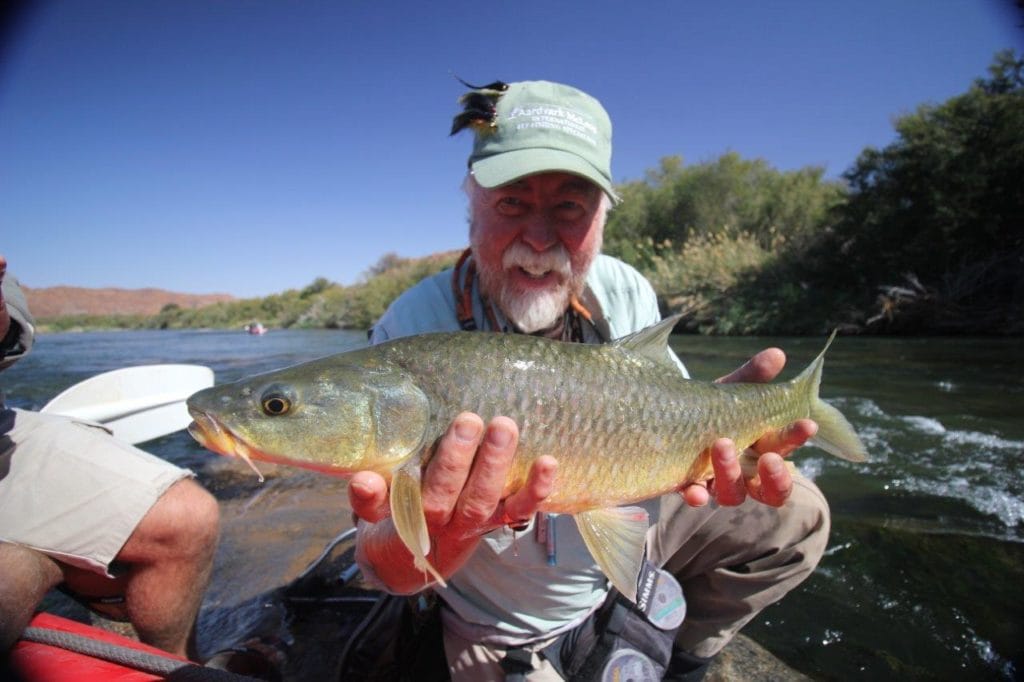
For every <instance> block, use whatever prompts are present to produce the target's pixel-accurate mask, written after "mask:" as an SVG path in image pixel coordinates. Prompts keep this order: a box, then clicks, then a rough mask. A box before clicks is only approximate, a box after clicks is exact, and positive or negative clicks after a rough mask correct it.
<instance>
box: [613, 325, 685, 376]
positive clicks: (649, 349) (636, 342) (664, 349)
mask: <svg viewBox="0 0 1024 682" xmlns="http://www.w3.org/2000/svg"><path fill="white" fill-rule="evenodd" d="M682 318H683V316H682V315H670V316H669V317H666V318H665V319H664V320H662V321H661V322H658V323H656V324H652V325H651V326H650V327H645V328H644V329H641V330H640V331H638V332H635V333H633V334H629V335H628V336H623V337H622V338H621V339H616V340H615V341H613V342H612V345H613V346H617V347H619V348H623V349H625V350H629V351H632V352H634V353H636V354H637V355H642V356H644V357H645V358H647V359H648V360H653V361H654V362H656V363H658V364H659V365H662V366H664V367H671V368H672V369H673V371H675V372H678V371H679V367H678V366H677V365H676V364H675V362H674V361H673V360H672V357H671V356H670V354H669V349H668V337H669V335H670V334H671V333H672V330H673V329H674V328H675V326H676V324H678V322H679V320H681V319H682Z"/></svg>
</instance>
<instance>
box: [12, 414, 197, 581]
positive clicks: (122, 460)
mask: <svg viewBox="0 0 1024 682" xmlns="http://www.w3.org/2000/svg"><path fill="white" fill-rule="evenodd" d="M14 412H15V421H14V428H13V429H12V430H11V431H9V432H8V433H7V434H5V435H3V436H0V541H3V542H11V543H16V544H19V545H24V546H26V547H31V548H33V549H36V550H39V551H41V552H43V553H45V554H47V555H49V556H52V557H53V558H54V559H57V560H58V561H61V562H64V563H66V564H70V565H73V566H78V567H80V568H85V569H88V570H91V571H95V572H97V573H104V574H107V575H109V572H108V568H109V566H110V562H111V561H113V559H114V557H115V556H116V555H117V553H118V552H120V551H121V547H123V546H124V543H125V542H127V540H128V537H129V536H130V535H131V534H132V531H134V530H135V527H136V526H137V525H138V524H139V522H140V521H141V520H142V517H143V516H145V515H146V513H147V512H148V511H149V510H150V508H151V507H152V506H153V504H154V503H155V502H156V501H157V499H158V498H159V497H160V496H161V495H162V494H163V493H164V492H165V491H166V490H167V489H168V488H169V487H171V485H172V484H174V483H176V482H177V481H180V480H181V479H183V478H186V477H189V476H192V475H193V474H192V472H190V471H188V470H187V469H181V468H179V467H177V466H174V465H173V464H170V463H169V462H166V461H165V460H163V459H160V458H159V457H156V456H154V455H151V454H149V453H147V452H143V451H142V450H140V449H138V448H136V447H133V446H132V445H129V444H128V443H125V442H123V441H119V440H117V439H115V438H114V437H113V436H111V435H110V432H109V431H107V430H106V429H104V428H103V427H102V426H99V425H98V424H91V423H89V422H82V421H79V420H72V419H69V418H66V417H58V416H55V415H45V414H39V413H36V412H26V411H25V410H14Z"/></svg>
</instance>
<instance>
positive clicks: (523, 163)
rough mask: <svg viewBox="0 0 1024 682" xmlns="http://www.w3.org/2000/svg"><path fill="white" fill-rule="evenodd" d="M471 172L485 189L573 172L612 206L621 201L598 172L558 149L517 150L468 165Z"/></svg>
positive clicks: (586, 163) (573, 155)
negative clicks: (528, 177)
mask: <svg viewBox="0 0 1024 682" xmlns="http://www.w3.org/2000/svg"><path fill="white" fill-rule="evenodd" d="M470 169H472V171H473V177H474V178H475V179H476V181H477V182H478V183H480V186H481V187H487V188H493V187H500V186H501V185H507V184H508V183H510V182H514V181H516V180H518V179H519V178H524V177H526V176H527V175H535V174H537V173H553V172H558V171H562V172H565V173H572V174H573V175H579V176H581V177H583V178H586V179H587V180H589V181H591V182H592V183H594V184H595V185H597V186H598V187H600V188H601V190H602V191H603V192H604V193H605V194H607V195H608V198H609V199H611V200H612V202H613V203H616V204H617V203H619V202H620V201H621V199H619V195H617V194H616V193H615V190H613V189H612V185H611V182H610V181H609V180H608V178H606V177H604V175H602V174H601V172H600V171H598V170H597V169H596V168H594V167H593V166H592V165H590V164H589V163H588V162H586V161H584V160H583V159H581V158H580V157H578V156H576V155H575V154H572V153H569V152H564V151H562V150H560V149H518V150H515V151H508V152H503V153H501V154H495V155H494V156H488V157H487V158H484V159H480V160H478V161H473V162H471V163H470Z"/></svg>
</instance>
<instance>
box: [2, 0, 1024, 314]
mask: <svg viewBox="0 0 1024 682" xmlns="http://www.w3.org/2000/svg"><path fill="white" fill-rule="evenodd" d="M1022 20H1024V14H1022V13H1021V11H1020V10H1019V9H1016V8H1015V7H1014V3H1013V0H863V1H862V2H856V3H850V2H830V1H827V0H826V1H822V0H806V1H797V0H791V1H772V0H765V1H758V2H755V1H753V0H750V1H745V2H740V1H738V0H717V1H715V2H698V1H696V0H674V1H650V2H647V1H644V0H634V1H632V2H627V1H626V0H617V1H612V0H594V1H592V2H586V3H583V2H552V1H551V0H545V1H539V2H535V1H533V0H520V1H518V2H480V1H479V0H475V1H474V2H460V1H451V2H447V1H446V2H422V1H419V2H413V1H406V2H386V1H384V0H380V1H372V0H358V1H357V0H349V1H343V0H337V1H336V2H326V1H324V2H314V1H306V0H287V1H286V0H173V1H171V0H167V1H165V2H156V1H151V0H56V1H50V2H42V3H38V4H37V6H36V7H35V8H33V9H32V10H30V11H28V12H26V13H25V14H24V15H23V16H22V18H21V20H20V21H19V22H18V23H16V24H13V25H12V26H11V27H10V29H9V34H8V39H7V41H6V46H5V47H4V49H3V51H2V52H0V253H3V254H5V255H6V256H7V259H8V261H9V269H10V271H11V272H13V273H15V274H17V275H18V277H19V278H20V279H21V280H22V282H23V283H24V284H26V285H28V286H32V287H46V286H55V285H61V284H66V285H73V286H85V287H106V286H112V287H123V288H141V287H150V286H152V287H159V288H163V289H170V290H174V291H184V292H194V293H213V292H225V293H231V294H234V295H236V296H242V297H247V296H263V295H267V294H271V293H276V292H280V291H284V290H285V289H289V288H301V287H303V286H305V285H306V284H308V283H310V282H311V281H312V280H313V279H314V278H316V277H320V276H322V277H327V278H329V279H331V280H334V281H337V282H340V283H343V284H349V283H352V282H355V281H357V279H358V278H359V276H360V275H361V273H363V272H364V271H365V270H366V269H367V268H369V267H370V266H371V265H373V264H374V263H375V262H376V261H377V260H378V259H379V258H380V256H382V255H383V254H385V253H387V252H396V253H398V254H400V255H403V256H422V255H426V254H429V253H433V252H436V251H441V250H447V249H454V248H460V247H462V246H463V245H464V244H465V241H466V224H465V208H464V201H463V197H462V194H461V192H460V190H459V185H460V182H461V180H462V176H463V174H464V172H465V158H466V155H467V153H468V149H469V145H470V139H469V137H468V134H463V135H462V136H456V137H454V138H449V137H448V134H447V133H448V127H449V125H450V121H451V117H452V116H453V115H454V114H455V113H456V111H457V104H456V100H457V98H458V96H459V95H460V94H461V93H462V92H463V91H464V88H463V87H462V86H461V85H459V84H458V83H457V82H456V81H455V80H454V79H453V77H452V73H455V74H458V75H459V76H461V77H462V78H464V79H466V80H467V81H470V82H476V83H488V82H490V81H493V80H496V79H502V80H505V81H515V80H527V79H547V80H556V81H562V82H566V83H570V84H573V85H576V86H578V87H580V88H582V89H584V90H586V91H588V92H590V93H591V94H593V95H595V96H596V97H598V98H599V99H600V100H601V101H602V102H603V103H604V104H605V107H606V108H607V109H608V111H609V113H610V114H611V116H612V120H613V121H614V124H615V133H614V135H615V152H614V157H613V174H614V176H615V179H616V181H618V182H622V181H628V180H636V179H640V178H642V177H643V175H644V172H645V171H646V170H647V169H651V168H654V167H656V166H657V165H658V162H659V159H661V158H662V157H664V156H670V155H679V156H682V157H683V159H684V161H685V162H686V163H699V162H701V161H707V160H711V159H714V158H716V157H718V156H719V155H720V154H722V153H724V152H726V151H735V152H737V153H739V154H740V155H741V156H743V157H745V158H763V159H765V160H766V161H767V162H768V163H770V164H771V165H772V166H774V167H776V168H778V169H782V170H792V169H798V168H802V167H804V166H811V165H814V166H824V167H825V169H826V173H827V175H828V176H829V177H838V176H839V174H841V173H842V172H843V171H844V170H846V169H847V168H849V167H850V165H851V164H852V163H853V162H854V160H855V159H856V157H857V154H858V153H859V152H860V151H861V150H862V149H863V148H864V147H866V146H869V145H872V146H877V147H880V146H884V145H886V144H888V143H890V142H891V141H892V140H893V139H894V132H893V127H892V121H893V119H894V117H896V116H898V115H900V114H903V113H908V112H911V111H913V110H914V109H915V108H916V107H917V106H918V105H919V104H922V103H926V102H933V103H937V102H941V101H943V100H945V99H947V98H949V97H951V96H953V95H956V94H959V93H962V92H964V91H965V90H966V89H967V87H968V86H969V85H970V83H971V82H972V81H973V80H974V79H975V78H977V77H980V76H984V75H985V74H986V68H987V67H988V65H989V64H990V62H991V60H992V57H993V55H994V54H995V52H996V51H998V50H1000V49H1003V48H1007V47H1012V48H1015V49H1016V50H1018V51H1022V50H1024V29H1022V28H1021V27H1020V24H1021V22H1022Z"/></svg>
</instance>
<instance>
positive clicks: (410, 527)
mask: <svg viewBox="0 0 1024 682" xmlns="http://www.w3.org/2000/svg"><path fill="white" fill-rule="evenodd" d="M420 461H421V460H420V458H419V457H413V458H412V459H411V460H410V461H408V462H407V463H406V464H404V465H403V466H402V467H401V468H400V469H398V470H397V471H396V472H395V473H394V475H393V476H392V477H391V520H392V521H393V522H394V524H395V530H397V531H398V537H400V538H401V539H402V542H403V543H404V544H405V546H406V548H407V549H408V550H409V552H410V553H412V556H413V565H414V566H415V567H416V569H417V570H419V571H422V572H423V573H429V574H430V576H431V577H433V578H434V580H436V581H437V582H438V583H439V584H440V585H441V587H447V584H446V583H445V581H444V578H442V577H441V574H440V573H438V572H437V570H436V569H435V568H434V567H433V566H432V565H431V564H430V562H429V561H428V560H427V554H429V553H430V534H429V533H428V532H427V519H426V517H424V516H423V498H422V496H421V495H420V486H421V477H420Z"/></svg>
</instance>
